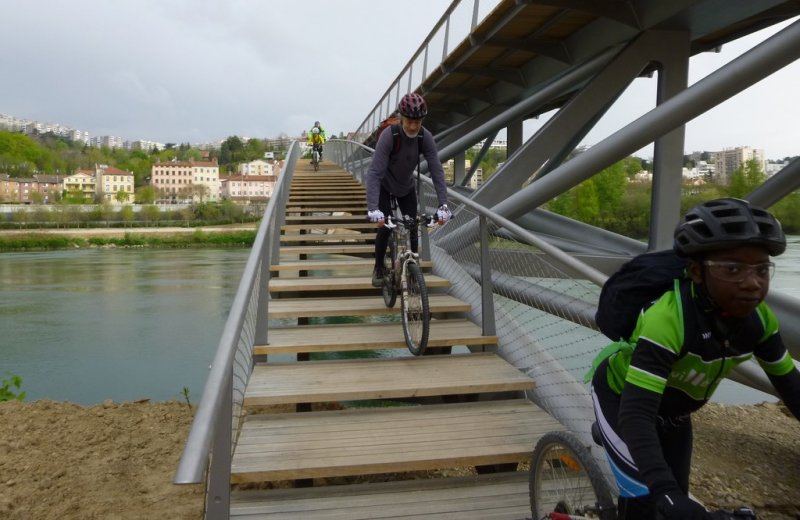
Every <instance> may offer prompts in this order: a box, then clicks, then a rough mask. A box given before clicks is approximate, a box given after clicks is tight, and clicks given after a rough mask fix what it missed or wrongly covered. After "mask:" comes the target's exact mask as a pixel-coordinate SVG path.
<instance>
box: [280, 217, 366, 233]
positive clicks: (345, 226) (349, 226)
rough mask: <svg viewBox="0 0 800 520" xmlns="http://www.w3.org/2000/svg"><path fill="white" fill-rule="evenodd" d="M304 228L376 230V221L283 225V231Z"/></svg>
mask: <svg viewBox="0 0 800 520" xmlns="http://www.w3.org/2000/svg"><path fill="white" fill-rule="evenodd" d="M303 229H369V230H373V232H374V231H376V230H377V228H376V227H375V223H373V222H366V219H365V222H361V223H360V224H356V223H349V224H337V223H335V222H334V223H320V224H285V225H283V226H281V231H299V230H303Z"/></svg>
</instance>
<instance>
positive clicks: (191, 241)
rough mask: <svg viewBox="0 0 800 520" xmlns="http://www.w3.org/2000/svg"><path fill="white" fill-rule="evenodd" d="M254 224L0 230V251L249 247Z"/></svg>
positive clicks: (253, 235) (252, 237)
mask: <svg viewBox="0 0 800 520" xmlns="http://www.w3.org/2000/svg"><path fill="white" fill-rule="evenodd" d="M257 226H258V224H257V223H253V224H244V225H241V224H235V225H226V226H199V227H144V228H141V227H140V228H67V229H3V230H0V251H30V250H42V249H47V250H52V249H73V248H82V247H199V246H220V247H231V246H236V247H250V246H252V245H253V242H254V241H255V236H256V231H257Z"/></svg>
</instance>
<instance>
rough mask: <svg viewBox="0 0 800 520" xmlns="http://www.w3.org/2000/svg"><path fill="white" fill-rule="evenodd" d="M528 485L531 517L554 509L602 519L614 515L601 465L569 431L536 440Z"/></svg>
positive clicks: (611, 517)
mask: <svg viewBox="0 0 800 520" xmlns="http://www.w3.org/2000/svg"><path fill="white" fill-rule="evenodd" d="M528 485H529V489H530V499H531V513H532V514H533V518H537V519H538V518H545V517H546V515H547V514H549V513H553V512H556V513H567V514H574V515H584V516H589V517H590V518H598V519H601V520H612V519H615V518H616V515H617V512H616V507H615V505H614V499H613V497H612V496H611V491H610V490H609V488H608V484H607V483H606V480H605V477H604V476H603V473H602V471H601V470H600V467H599V466H598V465H597V462H595V460H594V458H593V457H592V455H591V453H590V452H589V450H587V449H586V448H585V447H584V446H583V445H582V444H581V443H580V441H579V440H578V438H577V437H575V436H574V435H572V434H570V433H568V432H550V433H547V434H545V435H544V436H542V438H541V439H539V442H537V443H536V448H534V450H533V457H532V459H531V469H530V475H529V479H528ZM590 515H593V516H590Z"/></svg>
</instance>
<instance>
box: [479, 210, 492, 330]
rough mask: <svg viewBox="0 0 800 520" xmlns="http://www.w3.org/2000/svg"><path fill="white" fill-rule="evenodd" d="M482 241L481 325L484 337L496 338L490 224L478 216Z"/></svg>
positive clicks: (484, 218) (482, 216) (483, 217)
mask: <svg viewBox="0 0 800 520" xmlns="http://www.w3.org/2000/svg"><path fill="white" fill-rule="evenodd" d="M478 219H479V222H480V233H479V234H480V239H481V325H482V327H483V335H484V336H494V335H495V333H496V330H495V323H494V290H493V288H492V265H491V257H490V256H489V223H488V222H487V220H486V217H485V216H484V215H479V216H478Z"/></svg>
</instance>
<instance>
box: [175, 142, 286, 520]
mask: <svg viewBox="0 0 800 520" xmlns="http://www.w3.org/2000/svg"><path fill="white" fill-rule="evenodd" d="M299 154H300V147H299V145H298V143H297V142H296V141H295V142H293V143H292V144H291V145H290V147H289V151H288V153H287V155H286V160H285V162H284V168H283V171H282V172H281V175H280V176H279V177H278V182H277V185H276V187H275V189H274V191H273V196H272V197H271V198H270V201H269V204H268V205H267V208H266V210H265V211H264V216H263V218H262V220H261V224H260V225H259V228H258V232H257V233H256V238H255V242H254V244H253V249H252V250H251V252H250V256H249V257H248V259H247V264H246V265H245V268H244V272H243V274H242V279H241V281H240V282H239V288H238V290H237V292H236V296H235V297H234V300H233V304H232V305H231V309H230V313H229V314H228V319H227V321H226V322H225V327H224V329H223V332H222V336H221V338H220V341H219V344H218V346H217V351H216V354H215V356H214V360H213V362H212V364H211V369H210V371H209V374H208V377H207V379H206V384H205V387H204V389H203V396H202V398H201V400H200V403H199V405H198V408H197V412H196V413H195V417H194V421H193V423H192V428H191V430H190V432H189V437H188V439H187V441H186V446H185V447H184V450H183V454H182V455H181V459H180V462H179V464H178V469H177V471H176V474H175V478H174V480H173V482H174V483H175V484H197V483H200V482H203V481H204V476H205V473H206V470H207V468H208V463H209V458H212V459H215V458H221V459H228V460H230V455H231V449H230V448H231V446H230V445H229V446H228V450H222V451H223V452H220V453H218V452H217V451H216V446H215V445H216V443H215V442H214V441H215V439H216V438H217V437H218V436H219V435H221V434H224V431H223V428H226V427H227V428H231V427H232V425H231V422H230V417H223V413H222V412H223V410H231V408H230V404H231V403H230V402H226V399H225V397H226V396H229V395H231V394H230V385H231V380H232V377H233V371H234V359H235V357H236V354H237V350H238V349H239V348H240V342H241V341H242V339H243V338H242V332H243V331H244V330H245V326H246V325H247V324H248V322H249V321H252V320H255V323H251V325H252V328H254V329H261V330H266V328H267V327H266V322H267V320H268V317H267V312H266V309H261V308H256V309H255V312H254V309H253V307H254V304H253V299H254V298H253V297H254V295H255V296H259V294H260V290H263V289H261V287H260V285H261V286H263V283H260V282H262V280H261V279H262V278H264V276H265V275H264V273H265V272H266V277H267V278H268V276H269V265H270V260H271V256H272V252H273V247H271V246H272V245H273V244H272V243H273V242H274V241H275V240H278V239H279V235H280V226H279V225H280V222H281V221H282V214H283V212H284V211H285V208H286V201H287V200H288V196H289V186H290V185H291V180H292V176H293V175H294V166H295V164H296V162H297V158H298V156H299ZM255 291H259V292H255ZM262 305H263V303H262ZM258 306H259V304H255V307H258ZM259 339H260V338H257V335H256V334H253V335H252V337H249V338H245V340H246V341H247V343H248V344H247V345H245V348H249V349H250V351H251V352H252V348H253V345H254V344H255V342H256V341H259ZM249 369H250V370H252V365H250V367H249ZM246 376H249V373H248V374H246ZM245 379H246V377H245ZM236 398H237V397H236V396H235V395H234V396H232V399H234V400H235V399H236ZM212 445H214V446H215V447H214V448H212ZM221 467H224V466H221ZM227 472H228V474H227V475H226V476H223V477H226V478H224V479H223V480H224V481H225V484H226V487H228V488H229V487H230V485H229V483H230V463H228V464H227ZM211 477H212V478H213V477H214V476H213V475H212V476H211ZM212 495H213V493H209V500H212ZM207 510H208V508H207Z"/></svg>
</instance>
